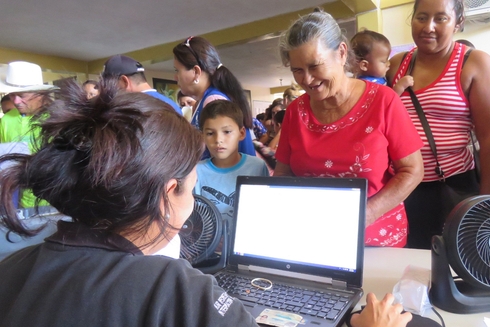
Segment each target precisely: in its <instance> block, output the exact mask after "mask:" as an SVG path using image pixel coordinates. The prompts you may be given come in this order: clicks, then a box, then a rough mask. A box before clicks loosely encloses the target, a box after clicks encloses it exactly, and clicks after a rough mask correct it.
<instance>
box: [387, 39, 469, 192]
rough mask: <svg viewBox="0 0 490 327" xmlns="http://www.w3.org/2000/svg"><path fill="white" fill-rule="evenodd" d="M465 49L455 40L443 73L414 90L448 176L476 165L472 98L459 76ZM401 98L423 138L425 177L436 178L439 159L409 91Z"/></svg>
mask: <svg viewBox="0 0 490 327" xmlns="http://www.w3.org/2000/svg"><path fill="white" fill-rule="evenodd" d="M414 50H415V49H412V50H411V51H410V52H409V53H408V54H407V56H406V57H405V59H404V60H403V62H402V63H401V65H400V67H399V69H398V71H397V73H396V75H395V79H394V81H393V84H395V83H396V82H398V80H399V79H400V78H401V77H403V76H404V75H405V73H406V71H407V68H408V65H409V64H410V60H411V59H412V54H413V52H414ZM464 50H465V46H464V45H461V44H459V43H457V42H456V43H455V46H454V50H453V52H452V54H451V58H450V59H449V61H448V63H447V65H446V67H445V68H444V71H443V72H442V74H441V75H440V76H439V77H438V78H437V79H435V81H434V82H433V83H431V84H430V85H428V86H427V87H425V88H422V89H420V90H417V91H415V94H416V95H417V98H418V100H419V102H420V105H421V106H422V109H423V110H424V112H425V116H426V117H427V121H428V122H429V126H430V128H431V130H432V134H433V135H434V140H435V143H436V147H437V159H438V160H439V164H440V165H441V167H442V170H443V171H444V175H445V177H446V178H447V177H450V176H452V175H455V174H460V173H463V172H466V171H468V170H470V169H473V168H474V165H475V163H474V160H473V154H472V153H471V150H470V149H469V148H468V144H469V140H470V138H469V137H470V130H471V128H472V126H473V124H472V121H471V116H470V109H469V102H468V100H467V99H466V97H465V95H464V93H463V89H462V88H461V80H460V74H461V68H462V65H463V58H464ZM401 99H402V102H403V104H404V105H405V107H406V108H407V110H408V113H409V115H410V118H411V119H412V121H413V123H414V125H415V128H416V129H417V131H418V133H419V135H420V138H421V139H422V141H423V142H424V146H423V147H422V149H421V151H422V157H423V159H424V169H425V174H424V179H423V181H424V182H432V181H437V180H439V176H438V175H437V173H436V172H435V168H436V160H435V157H434V155H433V154H432V151H431V149H430V146H429V143H428V142H427V136H426V135H425V132H424V128H423V127H422V124H421V123H420V119H419V117H418V115H417V111H416V110H415V107H414V105H413V103H412V100H411V99H410V94H409V93H408V92H406V91H405V92H404V93H403V94H402V95H401Z"/></svg>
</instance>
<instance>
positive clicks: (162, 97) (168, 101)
mask: <svg viewBox="0 0 490 327" xmlns="http://www.w3.org/2000/svg"><path fill="white" fill-rule="evenodd" d="M143 93H146V94H148V95H151V96H152V97H154V98H157V99H158V100H162V101H163V102H165V103H166V104H169V105H170V106H171V107H172V108H174V110H175V111H176V112H177V113H178V114H180V115H181V116H182V109H180V107H179V106H178V105H177V103H175V101H173V100H172V99H170V98H169V97H166V96H165V95H163V94H161V93H158V92H157V91H156V90H155V89H150V90H145V91H143Z"/></svg>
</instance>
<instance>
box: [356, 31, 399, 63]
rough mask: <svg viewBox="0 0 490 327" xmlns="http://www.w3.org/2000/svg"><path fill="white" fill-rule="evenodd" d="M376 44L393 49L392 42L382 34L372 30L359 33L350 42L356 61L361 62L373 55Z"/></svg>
mask: <svg viewBox="0 0 490 327" xmlns="http://www.w3.org/2000/svg"><path fill="white" fill-rule="evenodd" d="M376 43H382V44H384V45H386V46H387V47H388V48H391V45H390V41H389V40H388V38H387V37H386V36H384V35H383V34H381V33H378V32H375V31H370V30H362V31H360V32H357V33H356V34H355V35H354V36H353V37H352V39H351V40H350V44H351V48H352V51H353V52H354V54H355V55H356V60H358V61H361V60H364V59H366V56H367V55H369V54H370V53H371V51H372V50H373V47H374V45H375V44H376Z"/></svg>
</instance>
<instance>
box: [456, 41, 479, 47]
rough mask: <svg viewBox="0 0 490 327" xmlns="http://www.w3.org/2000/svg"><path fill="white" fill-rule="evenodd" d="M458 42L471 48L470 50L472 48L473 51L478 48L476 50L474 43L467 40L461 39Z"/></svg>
mask: <svg viewBox="0 0 490 327" xmlns="http://www.w3.org/2000/svg"><path fill="white" fill-rule="evenodd" d="M456 42H458V43H461V44H464V45H466V46H467V47H470V48H472V49H476V48H475V45H474V44H473V43H471V42H470V41H468V40H465V39H459V40H456Z"/></svg>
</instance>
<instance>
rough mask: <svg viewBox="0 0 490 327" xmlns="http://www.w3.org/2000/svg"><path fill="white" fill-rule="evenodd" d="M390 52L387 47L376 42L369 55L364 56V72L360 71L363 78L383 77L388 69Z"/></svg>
mask: <svg viewBox="0 0 490 327" xmlns="http://www.w3.org/2000/svg"><path fill="white" fill-rule="evenodd" d="M390 52H391V49H390V47H389V46H388V45H386V44H384V43H382V42H376V43H375V44H374V45H373V49H372V51H371V53H370V54H368V55H367V56H366V61H367V64H366V66H365V67H366V70H363V71H362V73H361V74H362V75H364V76H374V77H385V76H386V72H387V71H388V69H389V68H390V61H389V58H390Z"/></svg>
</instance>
